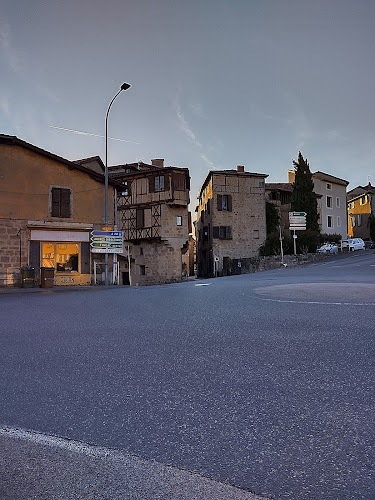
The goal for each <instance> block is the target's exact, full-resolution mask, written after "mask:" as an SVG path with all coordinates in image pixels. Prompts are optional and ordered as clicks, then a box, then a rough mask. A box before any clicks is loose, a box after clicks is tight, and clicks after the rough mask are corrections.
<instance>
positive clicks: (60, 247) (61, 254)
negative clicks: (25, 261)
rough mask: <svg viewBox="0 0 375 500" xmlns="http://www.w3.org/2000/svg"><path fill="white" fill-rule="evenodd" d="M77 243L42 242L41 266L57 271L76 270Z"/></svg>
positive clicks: (77, 258) (68, 271)
mask: <svg viewBox="0 0 375 500" xmlns="http://www.w3.org/2000/svg"><path fill="white" fill-rule="evenodd" d="M78 261H79V244H78V243H50V242H42V267H54V268H55V270H56V271H57V272H63V273H71V272H78Z"/></svg>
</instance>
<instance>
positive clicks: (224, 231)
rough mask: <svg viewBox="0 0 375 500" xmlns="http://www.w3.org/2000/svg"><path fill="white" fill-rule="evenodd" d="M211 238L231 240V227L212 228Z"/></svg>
mask: <svg viewBox="0 0 375 500" xmlns="http://www.w3.org/2000/svg"><path fill="white" fill-rule="evenodd" d="M212 237H213V238H218V239H220V240H231V239H232V226H214V227H213V228H212Z"/></svg>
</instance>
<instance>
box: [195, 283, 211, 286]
mask: <svg viewBox="0 0 375 500" xmlns="http://www.w3.org/2000/svg"><path fill="white" fill-rule="evenodd" d="M209 285H211V283H198V284H197V285H194V286H209Z"/></svg>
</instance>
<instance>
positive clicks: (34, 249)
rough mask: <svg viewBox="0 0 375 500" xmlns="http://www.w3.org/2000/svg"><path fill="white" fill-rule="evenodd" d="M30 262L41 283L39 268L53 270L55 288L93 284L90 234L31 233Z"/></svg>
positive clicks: (42, 231)
mask: <svg viewBox="0 0 375 500" xmlns="http://www.w3.org/2000/svg"><path fill="white" fill-rule="evenodd" d="M29 263H30V265H32V266H33V267H34V268H35V271H36V276H37V277H39V280H40V269H41V268H43V269H44V268H48V269H54V285H57V286H59V285H90V284H91V252H90V232H89V231H58V230H44V229H43V230H38V229H33V230H31V234H30V242H29Z"/></svg>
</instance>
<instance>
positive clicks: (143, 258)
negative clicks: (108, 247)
mask: <svg viewBox="0 0 375 500" xmlns="http://www.w3.org/2000/svg"><path fill="white" fill-rule="evenodd" d="M109 176H110V179H113V180H115V181H116V182H120V183H121V185H122V186H123V187H122V190H121V189H120V190H119V191H118V196H117V227H118V229H119V230H121V231H123V233H124V246H125V249H126V252H125V253H124V254H123V255H121V256H119V265H120V276H121V279H122V283H123V284H130V285H155V284H161V283H173V282H178V281H181V279H182V277H183V275H185V274H186V270H185V269H183V264H182V255H183V254H184V253H185V252H187V251H188V248H189V234H190V233H191V217H190V213H189V212H188V204H189V202H190V200H189V190H190V176H189V170H188V169H187V168H178V167H165V166H164V160H163V159H155V160H152V161H151V165H150V164H146V163H143V162H138V163H130V164H125V165H117V166H112V167H110V168H109Z"/></svg>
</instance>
